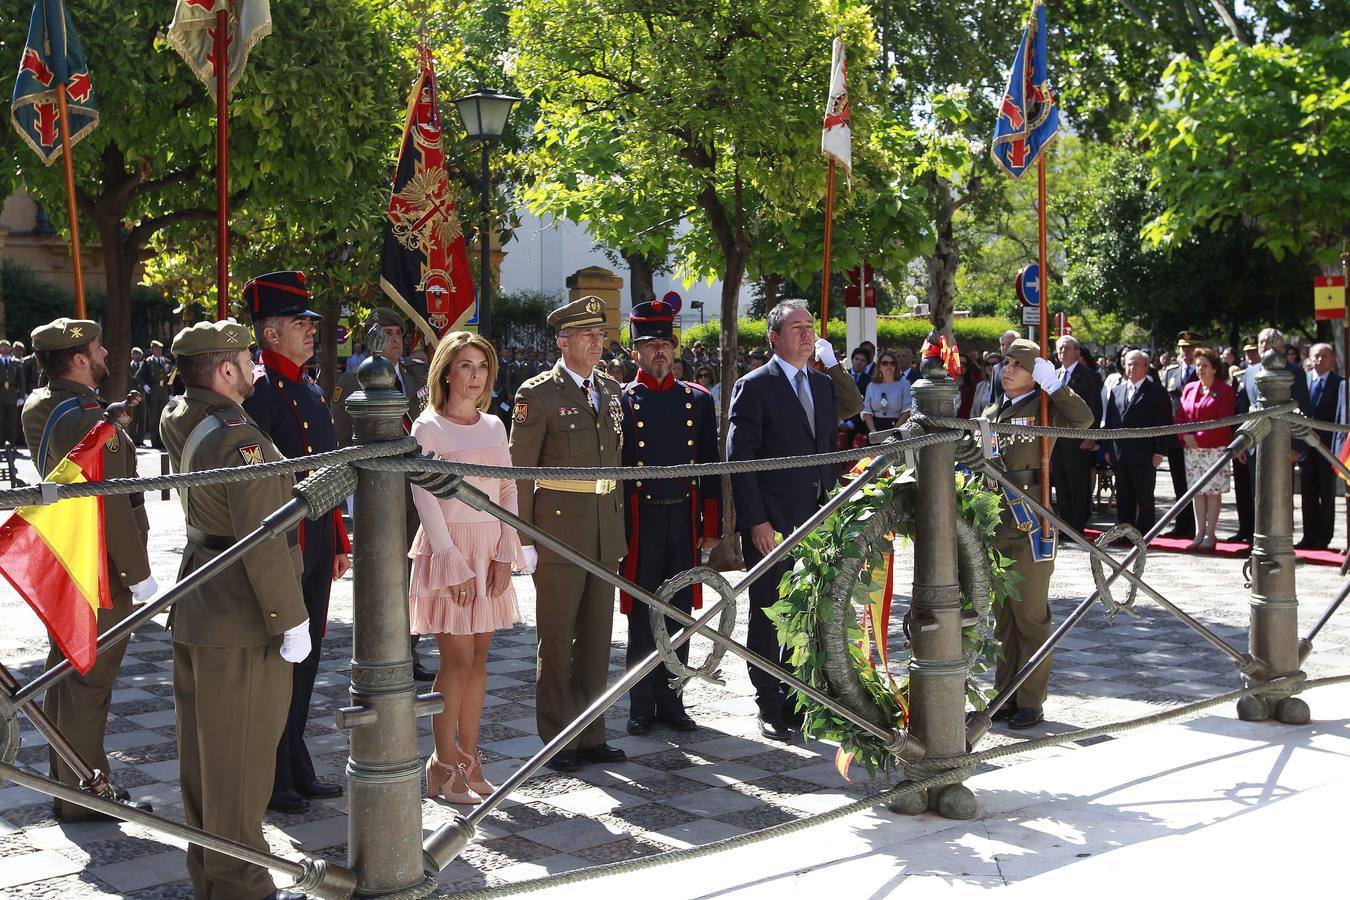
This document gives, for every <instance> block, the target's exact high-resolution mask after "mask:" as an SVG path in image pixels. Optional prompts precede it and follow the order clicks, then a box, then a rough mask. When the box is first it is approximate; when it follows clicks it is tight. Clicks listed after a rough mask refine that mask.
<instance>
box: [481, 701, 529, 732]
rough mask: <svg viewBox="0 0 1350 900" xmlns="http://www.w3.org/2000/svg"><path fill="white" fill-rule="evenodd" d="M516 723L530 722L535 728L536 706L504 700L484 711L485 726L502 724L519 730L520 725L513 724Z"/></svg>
mask: <svg viewBox="0 0 1350 900" xmlns="http://www.w3.org/2000/svg"><path fill="white" fill-rule="evenodd" d="M516 721H521V722H526V721H527V722H530V723H531V727H532V728H533V723H534V704H532V703H513V702H510V701H507V700H502V701H500V702H498V703H495V704H493V705H491V706H488V707H486V708H485V709H484V710H483V723H484V724H487V723H496V722H500V723H502V724H504V725H510V726H511V727H512V728H519V727H520V726H519V725H518V724H513V723H514V722H516Z"/></svg>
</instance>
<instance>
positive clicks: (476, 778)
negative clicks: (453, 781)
mask: <svg viewBox="0 0 1350 900" xmlns="http://www.w3.org/2000/svg"><path fill="white" fill-rule="evenodd" d="M459 758H460V759H461V760H463V762H461V763H460V768H461V769H463V771H464V778H465V780H466V781H467V782H468V784H469V788H470V789H471V790H472V791H473V792H474V793H475V794H479V795H481V796H483V797H486V796H487V795H488V794H491V793H492V792H493V791H495V790H496V789H497V786H496V785H494V784H493V783H492V782H490V781H488V780H487V779H486V778H484V777H483V757H482V756H480V755H479V754H477V753H472V754H470V753H465V752H464V751H463V750H460V751H459Z"/></svg>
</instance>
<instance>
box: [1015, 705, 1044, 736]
mask: <svg viewBox="0 0 1350 900" xmlns="http://www.w3.org/2000/svg"><path fill="white" fill-rule="evenodd" d="M1044 721H1045V714H1044V713H1042V712H1041V711H1040V710H1039V709H1019V710H1018V711H1017V714H1016V715H1014V716H1013V717H1012V719H1011V720H1010V721H1009V722H1008V727H1009V728H1012V729H1015V730H1017V731H1021V730H1022V729H1024V728H1034V727H1036V726H1037V725H1039V724H1041V723H1042V722H1044Z"/></svg>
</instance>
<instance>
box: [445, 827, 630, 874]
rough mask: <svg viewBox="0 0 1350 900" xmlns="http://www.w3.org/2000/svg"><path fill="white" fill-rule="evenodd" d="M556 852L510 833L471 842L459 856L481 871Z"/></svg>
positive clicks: (533, 859)
mask: <svg viewBox="0 0 1350 900" xmlns="http://www.w3.org/2000/svg"><path fill="white" fill-rule="evenodd" d="M611 840H613V838H611ZM556 852H557V851H556V850H555V849H554V848H552V847H547V846H545V845H543V844H541V843H539V842H538V841H532V840H530V839H529V838H526V837H522V836H521V835H519V834H508V835H506V836H505V837H499V838H491V839H489V840H485V841H474V842H471V843H470V844H469V845H468V846H467V847H465V848H464V852H463V853H462V854H461V855H460V857H459V858H460V859H463V860H464V861H465V862H467V863H469V864H470V865H472V866H473V867H474V868H475V869H477V870H478V871H480V872H491V871H494V870H496V869H501V868H503V867H505V866H510V865H514V864H515V863H521V862H533V861H535V860H540V859H544V858H545V857H548V856H553V855H554V854H555V853H556Z"/></svg>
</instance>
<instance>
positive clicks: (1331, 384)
mask: <svg viewBox="0 0 1350 900" xmlns="http://www.w3.org/2000/svg"><path fill="white" fill-rule="evenodd" d="M1311 377H1312V383H1311V384H1309V385H1308V392H1309V398H1308V417H1309V418H1311V419H1317V420H1319V421H1322V422H1334V421H1336V407H1337V402H1338V400H1339V398H1340V395H1341V383H1342V382H1343V381H1344V379H1343V378H1341V376H1340V375H1338V374H1336V373H1335V372H1328V373H1327V374H1325V375H1323V376H1321V377H1318V376H1317V375H1313V376H1311ZM1317 437H1318V439H1319V440H1320V441H1321V442H1322V445H1323V446H1324V447H1331V446H1332V442H1331V437H1332V433H1331V432H1328V431H1319V432H1318V433H1317ZM1299 468H1300V476H1299V481H1300V482H1301V485H1302V488H1303V541H1302V543H1303V545H1304V546H1305V547H1307V548H1308V549H1310V550H1325V549H1326V548H1327V547H1328V546H1330V544H1331V537H1332V534H1333V533H1334V531H1335V513H1336V473H1335V471H1334V470H1333V469H1332V468H1331V463H1329V462H1327V460H1326V459H1325V458H1324V457H1323V456H1322V454H1320V453H1318V452H1317V451H1316V450H1313V449H1312V448H1309V449H1308V451H1307V453H1305V454H1304V457H1303V461H1302V462H1301V463H1300V464H1299Z"/></svg>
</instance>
